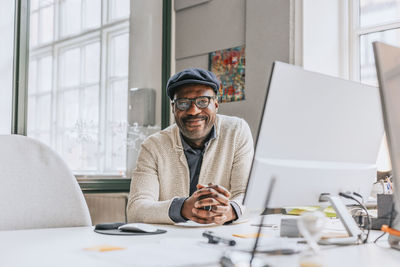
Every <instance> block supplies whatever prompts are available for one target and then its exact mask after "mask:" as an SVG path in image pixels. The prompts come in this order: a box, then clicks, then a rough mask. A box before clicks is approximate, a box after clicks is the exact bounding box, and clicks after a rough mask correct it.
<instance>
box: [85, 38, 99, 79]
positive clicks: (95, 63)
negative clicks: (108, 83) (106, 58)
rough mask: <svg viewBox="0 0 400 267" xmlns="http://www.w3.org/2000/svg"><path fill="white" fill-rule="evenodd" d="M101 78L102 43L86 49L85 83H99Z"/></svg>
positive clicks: (88, 46)
mask: <svg viewBox="0 0 400 267" xmlns="http://www.w3.org/2000/svg"><path fill="white" fill-rule="evenodd" d="M99 76H100V43H93V44H90V45H87V46H86V47H85V82H86V83H93V82H95V83H97V82H99V78H100V77H99Z"/></svg>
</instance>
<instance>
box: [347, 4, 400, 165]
mask: <svg viewBox="0 0 400 267" xmlns="http://www.w3.org/2000/svg"><path fill="white" fill-rule="evenodd" d="M350 3H352V4H353V6H352V7H351V10H352V12H351V13H352V14H350V16H351V17H353V27H352V28H353V29H354V30H353V31H352V32H351V33H350V34H351V36H350V38H351V40H352V44H351V45H352V46H353V50H352V52H353V57H352V66H353V67H352V68H351V71H352V75H351V76H352V77H353V78H355V79H356V80H360V81H361V82H362V83H366V84H370V85H374V86H377V85H378V80H377V77H376V69H375V60H374V53H373V48H372V43H373V42H374V41H382V42H385V43H388V44H391V45H396V46H400V0H359V1H351V2H350ZM377 167H378V170H384V171H385V170H390V168H391V165H390V159H389V153H388V148H387V144H386V140H384V141H383V144H382V146H381V149H380V152H379V155H378V160H377Z"/></svg>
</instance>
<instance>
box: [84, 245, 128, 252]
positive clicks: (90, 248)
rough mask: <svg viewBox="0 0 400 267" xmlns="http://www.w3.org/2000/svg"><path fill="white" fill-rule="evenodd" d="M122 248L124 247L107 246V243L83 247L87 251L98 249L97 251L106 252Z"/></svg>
mask: <svg viewBox="0 0 400 267" xmlns="http://www.w3.org/2000/svg"><path fill="white" fill-rule="evenodd" d="M122 249H125V248H122V247H116V246H109V245H99V246H93V247H88V248H84V250H87V251H98V252H106V251H114V250H122Z"/></svg>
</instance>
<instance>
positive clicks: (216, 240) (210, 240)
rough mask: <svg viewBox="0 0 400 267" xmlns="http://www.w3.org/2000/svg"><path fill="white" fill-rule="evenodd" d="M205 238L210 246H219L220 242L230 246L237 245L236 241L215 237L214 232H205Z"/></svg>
mask: <svg viewBox="0 0 400 267" xmlns="http://www.w3.org/2000/svg"><path fill="white" fill-rule="evenodd" d="M203 236H204V237H206V238H207V239H208V243H210V244H218V243H219V242H221V243H224V244H226V245H229V246H234V245H236V241H235V240H233V239H226V238H222V237H219V236H216V235H214V233H213V232H212V231H204V232H203Z"/></svg>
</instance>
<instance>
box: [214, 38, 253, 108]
mask: <svg viewBox="0 0 400 267" xmlns="http://www.w3.org/2000/svg"><path fill="white" fill-rule="evenodd" d="M245 65H246V60H245V46H244V45H242V46H237V47H233V48H228V49H223V50H218V51H215V52H211V53H209V69H210V71H212V72H214V73H215V75H217V77H218V78H219V79H220V81H221V87H220V88H219V92H218V101H219V102H232V101H240V100H244V99H245V95H244V85H245Z"/></svg>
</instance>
